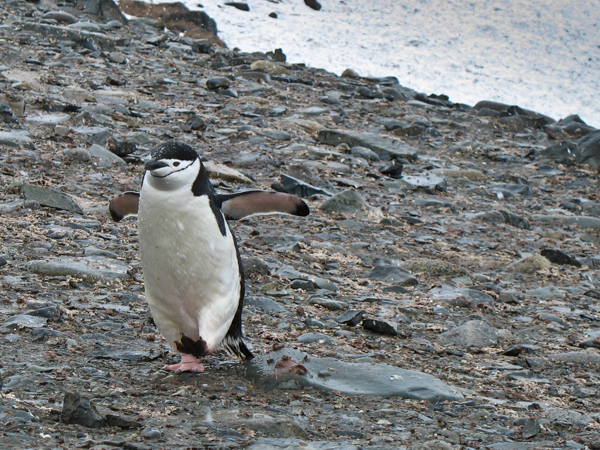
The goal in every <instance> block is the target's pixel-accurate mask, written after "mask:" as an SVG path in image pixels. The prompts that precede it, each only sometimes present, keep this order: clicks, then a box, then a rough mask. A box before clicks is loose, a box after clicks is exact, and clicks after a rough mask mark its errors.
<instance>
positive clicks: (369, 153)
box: [350, 146, 380, 161]
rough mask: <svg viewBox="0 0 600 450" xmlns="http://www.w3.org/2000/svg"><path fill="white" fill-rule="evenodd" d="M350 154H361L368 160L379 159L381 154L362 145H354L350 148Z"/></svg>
mask: <svg viewBox="0 0 600 450" xmlns="http://www.w3.org/2000/svg"><path fill="white" fill-rule="evenodd" d="M350 154H351V155H353V156H360V157H361V158H364V159H366V160H367V161H379V159H380V158H379V155H378V154H377V153H375V152H374V151H373V150H370V149H368V148H366V147H361V146H356V147H352V148H351V149H350Z"/></svg>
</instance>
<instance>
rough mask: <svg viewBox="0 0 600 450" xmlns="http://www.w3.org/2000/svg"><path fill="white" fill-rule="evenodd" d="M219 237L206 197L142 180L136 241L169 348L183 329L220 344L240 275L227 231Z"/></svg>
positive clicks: (232, 310)
mask: <svg viewBox="0 0 600 450" xmlns="http://www.w3.org/2000/svg"><path fill="white" fill-rule="evenodd" d="M226 228H227V232H226V235H225V236H223V235H222V233H221V231H220V230H219V226H218V222H217V220H216V219H215V216H214V214H213V212H212V210H211V208H210V204H209V199H208V196H206V195H203V196H199V197H194V196H193V194H192V193H191V191H190V190H189V189H187V190H181V191H176V192H173V191H159V190H157V189H154V188H153V187H151V186H149V183H144V186H143V188H142V192H141V196H140V207H139V241H140V250H141V256H142V268H143V271H144V282H145V288H146V299H147V301H148V304H149V306H150V311H151V313H152V316H153V318H154V321H155V322H156V325H157V326H158V329H159V330H160V332H161V333H162V334H163V336H165V338H166V339H167V341H168V342H169V344H170V345H171V346H174V342H175V341H180V340H181V335H182V333H183V334H185V335H186V336H188V337H190V338H192V339H193V340H197V339H198V338H202V339H204V340H205V341H206V343H207V344H208V346H209V348H210V349H215V348H216V347H218V346H219V344H220V343H221V341H222V340H223V338H224V337H225V335H226V334H227V331H228V330H229V327H230V325H231V322H232V320H233V317H234V315H235V313H236V311H237V308H238V304H239V300H240V290H241V279H240V269H239V263H238V259H237V254H236V248H235V243H234V240H233V236H232V234H231V230H230V229H229V227H226Z"/></svg>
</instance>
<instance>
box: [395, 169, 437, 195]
mask: <svg viewBox="0 0 600 450" xmlns="http://www.w3.org/2000/svg"><path fill="white" fill-rule="evenodd" d="M398 181H399V182H400V183H402V185H404V187H405V188H406V189H409V190H411V191H412V190H414V191H424V192H427V193H429V194H434V193H435V192H445V191H447V190H448V182H447V181H446V180H445V179H444V178H442V177H440V176H439V175H435V174H433V173H424V174H421V175H402V177H401V178H399V179H398Z"/></svg>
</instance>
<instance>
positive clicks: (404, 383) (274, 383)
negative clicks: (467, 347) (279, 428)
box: [246, 348, 462, 401]
mask: <svg viewBox="0 0 600 450" xmlns="http://www.w3.org/2000/svg"><path fill="white" fill-rule="evenodd" d="M290 361H292V363H291V364H290ZM294 361H301V364H299V363H296V364H294V363H293V362H294ZM299 367H302V369H300V368H299ZM324 371H326V372H328V373H330V374H331V376H329V377H319V376H317V374H319V373H321V372H324ZM246 376H247V377H248V379H250V380H251V381H253V382H254V384H255V386H257V387H258V388H261V389H268V390H272V389H277V388H281V389H303V388H305V387H308V386H312V387H314V388H316V389H321V390H327V391H329V390H332V391H340V392H343V393H345V394H349V395H382V396H384V397H402V398H412V399H418V400H429V401H444V400H451V401H457V400H460V399H462V395H461V394H460V393H458V392H457V391H456V390H455V389H452V388H450V387H448V386H447V385H445V384H444V383H442V382H441V381H440V380H438V379H437V378H435V377H433V376H431V375H429V374H424V373H420V372H415V371H411V370H404V369H400V368H398V367H395V366H389V365H387V364H370V363H368V364H367V363H345V362H341V361H338V360H335V359H333V358H314V357H312V356H309V355H307V354H305V353H302V352H299V351H297V350H293V349H287V348H284V349H281V350H277V351H275V352H272V353H268V354H266V355H260V356H257V357H255V358H254V359H252V360H251V361H249V362H248V365H247V369H246Z"/></svg>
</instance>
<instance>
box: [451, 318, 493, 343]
mask: <svg viewBox="0 0 600 450" xmlns="http://www.w3.org/2000/svg"><path fill="white" fill-rule="evenodd" d="M439 341H440V343H441V344H442V345H451V346H454V347H457V348H471V347H474V348H484V347H492V346H494V345H495V344H496V342H498V334H497V333H496V330H494V329H493V328H492V327H491V326H489V325H488V324H487V323H485V322H483V321H481V320H470V321H468V322H466V323H464V324H462V325H461V326H459V327H456V328H453V329H452V330H450V331H446V332H445V333H442V334H441V335H440V337H439Z"/></svg>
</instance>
